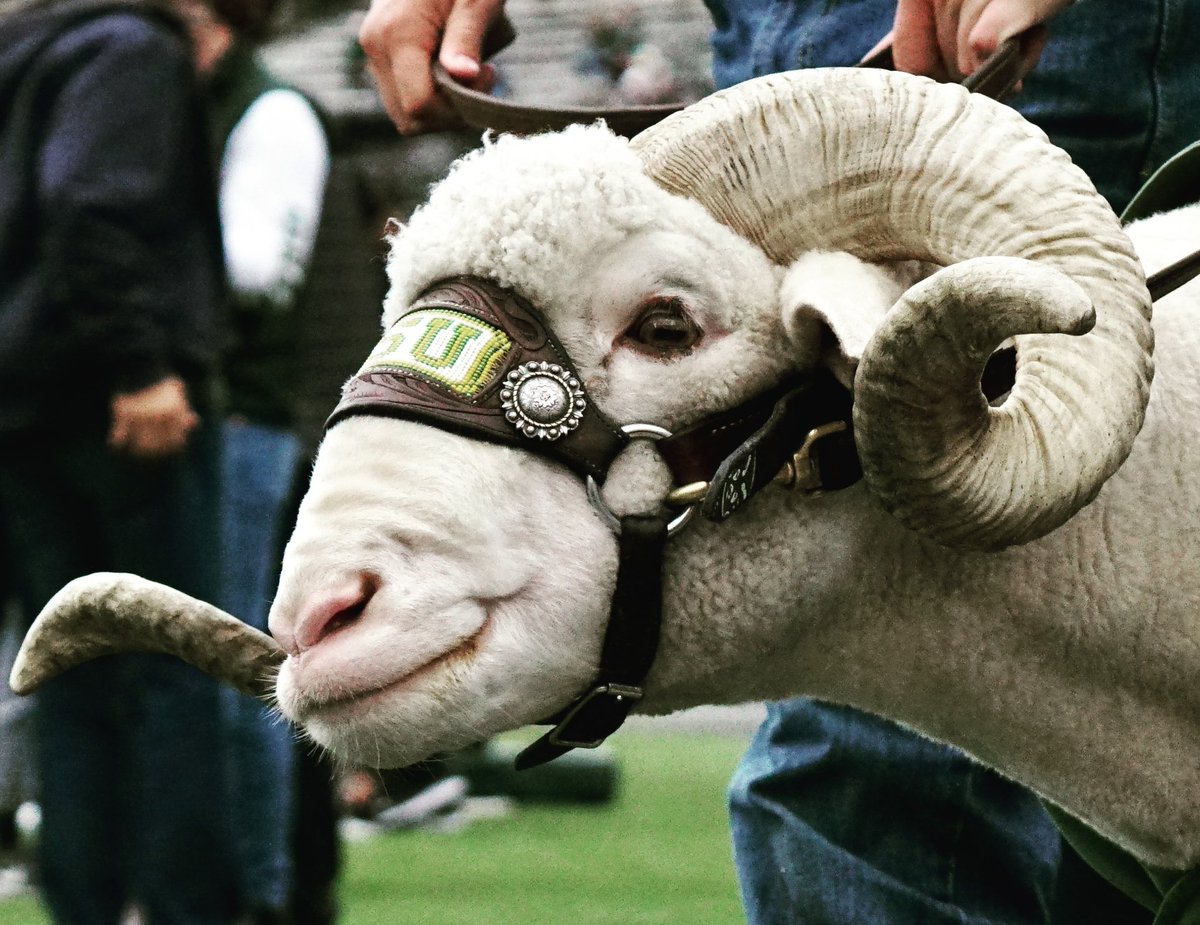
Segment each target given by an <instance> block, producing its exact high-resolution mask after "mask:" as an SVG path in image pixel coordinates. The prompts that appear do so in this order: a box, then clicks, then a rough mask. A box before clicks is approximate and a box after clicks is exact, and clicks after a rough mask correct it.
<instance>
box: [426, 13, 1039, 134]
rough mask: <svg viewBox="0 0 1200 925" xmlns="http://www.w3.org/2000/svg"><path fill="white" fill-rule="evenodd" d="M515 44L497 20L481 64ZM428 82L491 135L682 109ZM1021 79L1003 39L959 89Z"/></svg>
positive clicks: (992, 87)
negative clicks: (550, 99) (553, 101)
mask: <svg viewBox="0 0 1200 925" xmlns="http://www.w3.org/2000/svg"><path fill="white" fill-rule="evenodd" d="M515 38H516V31H515V30H514V29H513V26H512V23H511V22H510V21H509V20H508V19H507V18H506V17H503V16H502V17H501V18H500V19H499V20H497V22H496V23H495V24H494V25H493V27H492V28H491V29H490V30H489V32H488V34H487V37H486V38H485V41H484V51H483V57H484V58H485V59H487V58H489V57H491V56H492V55H493V54H496V53H497V52H499V51H501V50H503V49H504V48H505V47H507V46H508V45H509V44H511V43H512V41H513V40H514V39H515ZM892 66H893V65H892V49H891V47H890V46H888V47H886V48H884V49H883V50H882V51H880V52H879V53H877V54H875V55H873V56H872V57H871V58H869V59H867V60H866V61H863V62H861V63H860V64H859V67H876V68H886V69H888V70H891V68H892ZM433 79H434V82H435V83H436V84H437V86H438V89H439V90H440V91H441V92H442V94H443V95H444V96H445V97H446V98H447V99H448V100H449V101H450V105H451V106H453V107H454V110H455V112H457V113H458V116H459V118H461V119H462V120H463V122H465V123H466V124H467V125H469V126H471V127H472V128H475V129H493V130H495V131H497V132H512V133H514V134H517V135H531V134H534V133H536V132H551V131H561V130H562V129H564V128H566V127H567V126H568V125H576V124H584V125H587V124H590V123H592V122H595V121H596V120H597V119H603V120H604V121H605V123H606V124H607V125H608V127H609V128H610V129H611V130H612V131H613V132H615V133H616V134H618V135H624V136H626V137H628V138H632V137H633V136H634V135H636V134H637V133H638V132H640V131H642V130H643V129H647V128H649V127H650V126H652V125H654V124H655V123H657V122H661V121H662V120H663V119H665V118H666V117H667V116H669V115H671V114H672V113H674V112H678V111H679V110H680V109H682V108H683V104H682V103H663V104H659V105H655V106H618V107H614V108H603V109H597V108H589V107H585V106H565V107H560V108H557V109H556V108H554V107H552V106H523V105H520V104H517V103H512V102H509V101H508V100H504V99H501V98H500V97H496V96H491V95H490V94H487V93H480V92H479V91H478V90H471V89H470V88H468V87H464V86H463V85H462V84H460V83H459V82H458V81H456V80H455V79H454V78H453V77H451V76H450V75H449V74H447V73H446V71H445V69H444V68H442V66H441V65H439V64H436V63H435V64H434V67H433ZM1020 79H1021V42H1020V36H1016V37H1014V38H1011V39H1008V40H1007V41H1006V42H1004V43H1003V44H1001V45H1000V47H999V48H997V49H996V51H995V52H994V53H993V54H992V55H991V57H989V58H988V59H987V60H986V61H984V62H983V64H981V65H980V67H979V70H977V71H976V72H975V73H974V74H972V75H971V76H970V77H968V78H967V79H966V80H964V81H963V86H964V87H966V88H967V89H968V90H971V91H973V92H975V93H982V94H984V95H985V96H990V97H992V98H993V99H997V100H1002V99H1004V98H1005V97H1006V96H1008V95H1009V94H1010V93H1011V92H1012V91H1013V88H1014V87H1015V86H1016V85H1017V82H1018V81H1019V80H1020Z"/></svg>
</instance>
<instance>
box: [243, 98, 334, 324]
mask: <svg viewBox="0 0 1200 925" xmlns="http://www.w3.org/2000/svg"><path fill="white" fill-rule="evenodd" d="M328 176H329V144H328V141H327V140H326V137H325V131H324V129H323V128H322V126H321V122H320V119H318V117H317V115H316V113H315V112H313V109H312V107H311V106H310V105H309V104H308V102H307V101H306V100H305V99H304V98H303V97H302V96H300V94H298V93H296V92H294V91H292V90H273V91H271V92H269V93H266V94H264V95H263V96H261V97H260V98H259V99H257V100H256V101H255V102H254V104H253V105H251V106H250V108H249V109H247V110H246V113H245V115H244V116H242V118H241V120H240V121H239V122H238V124H237V126H236V127H235V128H234V130H233V132H232V133H231V134H230V136H229V140H228V142H227V143H226V145H225V154H224V158H223V159H222V166H221V187H220V211H221V236H222V238H223V240H224V243H225V266H226V271H227V274H228V277H229V283H230V285H231V286H232V288H233V289H234V291H235V292H238V293H240V294H242V295H247V296H253V297H256V298H258V299H260V300H262V301H263V302H264V303H265V304H268V305H275V306H288V305H290V304H291V303H292V300H293V297H294V295H295V291H296V289H297V287H298V286H299V285H300V284H301V283H302V282H303V280H304V278H305V275H306V272H307V268H308V263H309V258H310V256H311V254H312V249H313V244H314V243H315V241H316V236H317V226H318V224H319V222H320V218H321V206H322V202H323V199H324V193H325V182H326V179H327V177H328Z"/></svg>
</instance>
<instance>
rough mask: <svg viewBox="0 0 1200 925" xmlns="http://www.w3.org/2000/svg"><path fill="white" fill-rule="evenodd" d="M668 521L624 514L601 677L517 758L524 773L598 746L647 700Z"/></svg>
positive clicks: (659, 621) (659, 615)
mask: <svg viewBox="0 0 1200 925" xmlns="http://www.w3.org/2000/svg"><path fill="white" fill-rule="evenodd" d="M668 519H669V518H668V517H667V516H666V515H662V514H637V515H631V516H627V517H622V518H621V538H620V544H621V545H620V552H619V554H618V562H617V587H616V590H615V591H614V592H613V601H612V611H611V614H610V616H609V621H608V629H607V630H606V631H605V634H604V647H603V648H602V649H601V652H600V670H599V672H598V673H597V676H596V680H595V681H594V682H593V683H592V686H591V687H590V688H589V689H588V690H587V691H586V692H585V693H584V694H583V695H582V696H581V697H579V698H578V699H576V701H575V702H574V703H573V704H572V705H571V706H569V707H567V709H566V710H565V711H564V712H563V714H562V715H561V718H560V719H559V720H558V723H557V725H555V727H554V728H553V729H551V730H550V731H549V732H548V733H546V734H545V735H544V736H542V737H541V738H540V739H538V740H537V741H536V742H534V743H533V744H532V745H530V746H529V747H528V748H526V749H525V750H524V751H523V752H521V753H520V754H519V755H518V756H517V760H516V768H517V770H518V771H523V770H525V769H526V768H532V767H536V766H537V765H539V764H544V763H545V762H547V761H552V760H553V759H555V758H557V757H559V755H563V754H566V753H567V752H569V751H570V750H571V749H573V748H595V747H596V746H597V745H599V744H600V743H601V742H603V741H604V740H605V739H606V738H608V736H610V735H612V734H613V733H614V732H616V731H617V730H618V729H619V728H620V727H621V724H622V723H624V722H625V718H626V717H627V716H628V715H629V711H630V710H632V709H633V707H634V706H635V705H636V704H637V702H638V701H639V700H641V699H642V683H643V681H645V678H646V674H647V672H649V671H650V666H651V665H653V664H654V656H655V655H656V654H657V652H658V636H659V630H660V629H661V626H662V575H663V555H664V553H665V552H666V544H667V521H668Z"/></svg>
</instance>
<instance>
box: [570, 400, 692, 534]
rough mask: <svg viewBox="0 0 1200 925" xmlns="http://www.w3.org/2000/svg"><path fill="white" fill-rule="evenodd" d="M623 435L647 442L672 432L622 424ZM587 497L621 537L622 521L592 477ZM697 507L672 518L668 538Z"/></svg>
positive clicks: (689, 508) (689, 520)
mask: <svg viewBox="0 0 1200 925" xmlns="http://www.w3.org/2000/svg"><path fill="white" fill-rule="evenodd" d="M621 433H623V434H625V436H627V437H633V438H634V439H637V438H638V437H642V438H645V439H647V440H662V439H664V438H666V437H670V436H671V432H670V431H669V430H667V429H666V428H665V427H659V426H658V425H657V424H622V425H621ZM587 495H588V501H590V502H591V503H592V507H594V508H595V509H596V513H597V514H599V515H600V516H601V517H602V518H604V522H605V523H606V524H608V528H609V529H610V530H612V532H613V533H616V534H618V535H620V533H621V519H620V518H619V517H617V515H616V514H614V513H613V511H612V508H610V507H609V506H608V505H607V504H605V503H604V498H603V497H601V495H600V486H599V485H597V484H596V480H595V479H594V478H592V477H591V476H590V475H589V476H588V477H587ZM696 507H697V506H696V505H695V504H689V505H688V506H687V507H685V508H684V509H683V510H682V511H680V512H679V514H678V515H677V516H675V517H674V518H672V520H671V521H670V523H668V524H667V536H674V535H675V534H676V533H678V532H679V531H680V530H682V529H683V528H684V527H686V526H687V525H688V524H689V523H691V521H692V518H693V517H695V516H696Z"/></svg>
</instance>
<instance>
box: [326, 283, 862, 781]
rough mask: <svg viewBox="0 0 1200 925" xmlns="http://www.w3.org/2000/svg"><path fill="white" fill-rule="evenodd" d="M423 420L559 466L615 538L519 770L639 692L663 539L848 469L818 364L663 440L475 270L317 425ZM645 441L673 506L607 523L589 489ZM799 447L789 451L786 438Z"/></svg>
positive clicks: (403, 329) (839, 412)
mask: <svg viewBox="0 0 1200 925" xmlns="http://www.w3.org/2000/svg"><path fill="white" fill-rule="evenodd" d="M361 414H367V415H377V416H379V415H381V416H384V417H398V418H406V419H410V420H415V421H420V422H422V423H426V424H432V425H434V426H436V427H440V428H442V429H444V430H449V431H452V432H454V433H458V434H462V435H463V436H466V437H471V438H475V439H481V440H487V441H490V442H495V443H502V444H506V445H510V446H518V447H520V448H521V449H524V450H528V451H530V452H534V453H540V454H541V455H543V456H546V457H549V458H550V459H553V460H554V461H556V462H558V463H561V464H562V465H564V466H566V467H567V468H569V469H571V470H572V471H573V472H575V473H576V474H577V475H579V476H580V477H581V478H583V479H584V480H585V481H586V482H587V486H588V494H589V497H590V498H591V500H592V503H593V505H594V506H595V507H596V509H597V511H598V512H599V513H600V514H601V516H603V517H604V518H605V519H606V521H607V522H608V523H609V525H610V526H611V527H612V529H613V530H614V532H616V533H617V535H618V538H619V543H620V548H619V554H618V565H617V583H616V589H615V591H614V593H613V600H612V605H611V608H610V613H609V621H608V626H607V629H606V631H605V637H604V643H603V647H602V650H601V655H600V665H599V669H598V671H597V675H596V678H595V680H594V681H593V682H592V684H591V685H589V687H588V688H587V690H586V691H584V692H583V693H582V694H580V695H579V696H578V697H577V698H576V699H575V700H574V701H573V702H572V703H571V704H570V705H568V706H567V707H566V708H565V709H564V710H563V711H561V712H560V713H559V714H557V715H556V716H554V717H552V718H550V719H548V720H546V722H547V723H551V724H553V726H554V728H553V729H551V730H550V731H549V732H548V733H547V734H546V735H544V736H542V737H541V738H540V739H538V740H537V741H536V742H534V743H533V744H532V745H530V746H529V747H528V748H527V749H525V751H523V752H522V753H521V754H520V755H519V756H518V758H517V767H518V768H528V767H533V766H535V765H538V764H542V763H543V762H546V761H550V760H551V759H553V758H556V757H558V756H559V755H562V754H563V753H565V752H567V751H570V750H571V749H572V748H594V747H596V746H597V745H599V744H600V743H601V742H603V741H604V740H605V739H606V738H607V737H608V736H609V735H611V734H612V733H613V732H615V731H616V730H617V729H618V728H619V727H620V726H621V724H622V723H623V722H624V721H625V718H626V717H627V716H628V715H629V712H630V711H631V710H632V708H633V707H634V706H635V705H636V704H637V702H638V701H639V700H641V699H642V694H643V687H642V685H643V683H644V680H645V677H646V675H647V673H648V672H649V670H650V667H651V665H652V664H653V662H654V657H655V654H656V652H657V649H658V638H659V629H660V626H661V620H662V571H663V556H664V552H665V548H666V541H667V538H668V536H670V535H672V534H674V533H675V532H677V531H678V530H680V529H682V528H683V527H684V526H685V525H686V524H687V523H688V521H689V520H690V519H691V518H692V516H693V514H694V513H695V512H696V510H697V509H699V511H700V513H701V514H702V515H703V516H704V517H706V518H708V519H709V520H712V521H716V522H720V521H722V520H724V519H725V518H727V517H729V516H730V515H731V514H733V513H734V512H736V511H737V510H738V509H740V508H741V507H742V506H743V505H744V504H745V503H746V501H748V500H749V499H750V498H751V497H753V495H754V494H755V493H756V492H758V491H759V490H761V489H762V488H764V487H766V486H767V485H768V484H771V483H772V482H776V483H779V484H783V485H785V486H786V487H790V488H796V489H799V490H801V491H805V492H808V493H815V492H818V491H825V490H829V489H835V488H844V487H846V486H848V485H851V484H853V483H854V482H856V481H857V480H858V479H859V478H860V477H861V474H862V471H861V469H860V467H859V463H858V457H857V454H856V453H855V449H854V439H853V434H852V432H851V425H850V396H849V394H848V393H847V392H846V391H845V390H844V389H842V388H841V387H840V386H839V385H838V384H837V383H836V382H834V381H833V379H832V377H829V376H827V375H824V374H818V375H815V376H809V377H806V378H804V379H801V380H795V381H791V382H788V383H785V384H783V385H781V386H779V387H777V388H774V389H771V390H770V391H768V392H766V393H764V394H762V395H759V396H757V397H756V398H754V399H751V400H750V401H749V402H746V403H745V404H743V405H740V406H739V407H737V408H735V409H733V410H732V411H728V412H724V413H722V414H719V415H715V416H713V417H710V418H706V419H705V420H703V421H701V422H700V423H698V424H696V425H694V426H692V427H690V428H688V429H687V430H685V431H682V432H680V433H678V434H671V433H670V432H668V431H666V430H665V429H663V428H661V427H659V426H657V425H655V424H636V423H635V424H626V425H624V426H621V425H617V424H615V423H614V422H613V421H612V420H610V419H609V418H608V416H607V415H605V414H604V413H603V412H602V411H601V410H600V409H599V408H597V407H596V406H595V405H593V404H592V403H591V402H590V401H589V400H588V397H587V394H586V391H585V389H584V386H583V382H582V379H581V378H580V376H579V373H578V371H577V370H576V368H575V365H574V363H573V362H572V361H571V358H570V356H569V355H568V353H567V351H566V350H565V349H564V348H563V346H562V344H561V343H560V342H559V341H558V339H557V338H556V337H555V336H554V333H553V332H552V331H551V330H550V327H549V325H548V324H547V323H546V320H545V318H544V317H543V316H542V314H541V313H540V312H539V311H538V310H537V309H536V308H535V307H534V306H533V305H531V304H530V303H529V302H528V301H526V300H525V299H524V298H522V297H521V296H520V295H518V294H517V293H515V292H512V291H511V290H508V289H504V288H501V287H500V286H497V285H495V284H494V283H491V282H489V281H487V280H484V279H479V278H475V277H457V278H454V279H449V280H444V281H442V282H439V283H436V284H434V285H433V286H432V287H430V288H429V289H427V290H426V291H425V292H424V293H423V294H422V295H421V296H419V297H418V298H417V300H416V301H415V302H414V303H413V304H412V306H411V307H410V308H409V309H408V311H406V312H405V313H404V314H403V315H402V316H401V317H400V318H398V319H397V320H396V322H395V323H394V324H393V325H392V326H391V327H390V328H389V330H388V332H387V334H386V335H385V336H384V338H383V340H382V341H381V342H380V344H379V346H378V347H376V348H375V350H374V351H373V352H372V353H371V355H370V356H369V357H368V358H367V361H366V363H365V364H364V365H363V367H362V369H361V370H359V372H358V373H357V374H356V375H355V376H354V377H353V378H352V379H351V380H350V381H349V382H347V383H346V385H345V387H344V388H343V390H342V398H341V401H340V402H339V403H338V406H337V407H336V408H335V409H334V411H333V414H332V415H330V417H329V420H328V422H327V424H326V428H327V429H328V428H330V427H333V426H334V425H335V424H337V423H338V422H339V421H342V420H345V419H346V418H347V417H351V416H354V415H361ZM643 437H649V438H652V439H655V440H656V441H657V447H658V450H659V452H660V454H661V455H662V457H663V459H664V460H665V461H666V463H667V465H668V467H669V468H670V469H671V471H672V474H673V476H674V477H675V482H676V485H679V486H681V487H680V488H677V489H676V490H675V491H673V492H672V493H671V494H670V495H669V496H668V498H667V499H666V503H667V504H668V505H674V506H675V507H682V508H683V510H682V513H680V512H679V511H671V510H663V511H660V512H655V513H651V514H633V515H626V516H624V517H617V516H616V515H614V514H613V513H612V512H611V511H609V510H608V508H607V507H606V506H605V505H604V502H603V500H602V499H601V497H600V492H599V487H598V486H599V485H600V484H603V482H604V479H605V477H606V476H607V473H608V469H609V466H610V465H611V464H612V462H613V460H614V459H616V457H617V456H618V455H619V454H620V453H621V451H622V450H624V449H625V448H626V447H627V446H628V445H629V444H630V442H631V441H632V440H634V439H638V438H643ZM797 447H798V448H797Z"/></svg>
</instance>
